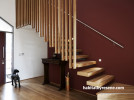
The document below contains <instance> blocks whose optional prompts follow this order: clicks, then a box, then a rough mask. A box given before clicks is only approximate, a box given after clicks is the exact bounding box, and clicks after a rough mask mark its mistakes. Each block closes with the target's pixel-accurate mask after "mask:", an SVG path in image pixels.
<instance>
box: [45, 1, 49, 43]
mask: <svg viewBox="0 0 134 100" xmlns="http://www.w3.org/2000/svg"><path fill="white" fill-rule="evenodd" d="M48 10H49V8H48V0H46V36H47V38H46V41H49V12H48Z"/></svg>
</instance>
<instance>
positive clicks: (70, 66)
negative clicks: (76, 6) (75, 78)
mask: <svg viewBox="0 0 134 100" xmlns="http://www.w3.org/2000/svg"><path fill="white" fill-rule="evenodd" d="M69 68H72V0H69Z"/></svg>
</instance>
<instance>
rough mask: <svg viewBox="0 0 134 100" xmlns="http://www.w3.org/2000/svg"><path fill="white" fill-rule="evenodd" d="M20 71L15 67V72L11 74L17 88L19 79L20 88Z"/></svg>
mask: <svg viewBox="0 0 134 100" xmlns="http://www.w3.org/2000/svg"><path fill="white" fill-rule="evenodd" d="M18 73H19V70H17V69H14V71H13V74H12V76H11V79H12V85H13V86H14V84H13V83H15V88H16V87H17V81H18V83H19V88H20V77H19V75H18Z"/></svg>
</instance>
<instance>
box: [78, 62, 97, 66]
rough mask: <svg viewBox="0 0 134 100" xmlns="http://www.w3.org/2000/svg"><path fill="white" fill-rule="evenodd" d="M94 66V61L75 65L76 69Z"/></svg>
mask: <svg viewBox="0 0 134 100" xmlns="http://www.w3.org/2000/svg"><path fill="white" fill-rule="evenodd" d="M94 64H96V61H81V62H77V63H76V67H84V66H90V65H94Z"/></svg>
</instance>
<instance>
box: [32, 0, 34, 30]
mask: <svg viewBox="0 0 134 100" xmlns="http://www.w3.org/2000/svg"><path fill="white" fill-rule="evenodd" d="M34 1H35V0H32V28H35V15H34V13H35V6H34V4H35V2H34Z"/></svg>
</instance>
